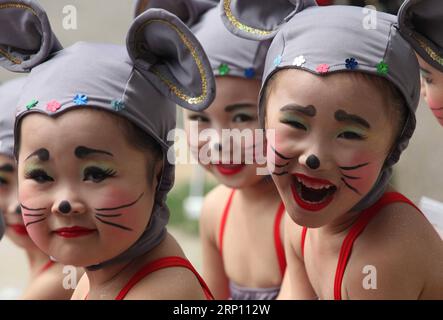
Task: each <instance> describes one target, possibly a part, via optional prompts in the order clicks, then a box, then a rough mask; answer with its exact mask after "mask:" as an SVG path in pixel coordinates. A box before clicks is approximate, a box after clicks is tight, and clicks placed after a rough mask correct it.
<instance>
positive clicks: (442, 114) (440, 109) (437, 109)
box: [426, 95, 443, 125]
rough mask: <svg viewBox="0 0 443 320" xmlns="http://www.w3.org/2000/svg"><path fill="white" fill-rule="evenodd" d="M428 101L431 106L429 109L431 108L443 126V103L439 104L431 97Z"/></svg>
mask: <svg viewBox="0 0 443 320" xmlns="http://www.w3.org/2000/svg"><path fill="white" fill-rule="evenodd" d="M426 101H427V103H428V105H429V108H431V111H432V113H433V114H434V115H435V117H436V118H437V120H438V121H439V122H440V124H441V125H443V102H442V103H439V102H437V101H436V100H434V99H433V98H432V97H431V96H430V95H428V97H427V98H426Z"/></svg>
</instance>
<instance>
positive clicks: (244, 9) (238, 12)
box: [222, 0, 317, 40]
mask: <svg viewBox="0 0 443 320" xmlns="http://www.w3.org/2000/svg"><path fill="white" fill-rule="evenodd" d="M222 1H223V5H222V19H223V23H224V24H225V26H226V27H227V28H228V30H229V31H231V32H232V33H233V34H235V35H237V36H239V37H242V38H245V39H250V40H266V39H271V38H273V37H274V36H275V34H276V33H277V32H278V30H279V29H280V27H281V26H283V25H284V24H285V23H286V22H287V21H289V20H290V19H291V18H292V17H293V16H294V15H295V14H296V13H298V12H300V11H302V10H304V9H306V8H307V7H312V6H317V3H316V2H315V0H272V1H269V0H253V1H251V0H222Z"/></svg>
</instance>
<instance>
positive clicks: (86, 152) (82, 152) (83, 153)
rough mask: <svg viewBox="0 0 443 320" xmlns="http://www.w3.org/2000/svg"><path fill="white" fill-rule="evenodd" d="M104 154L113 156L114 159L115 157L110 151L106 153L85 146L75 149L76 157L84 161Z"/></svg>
mask: <svg viewBox="0 0 443 320" xmlns="http://www.w3.org/2000/svg"><path fill="white" fill-rule="evenodd" d="M96 153H97V154H104V155H107V156H111V157H113V156H114V155H113V154H112V153H110V152H108V151H104V150H98V149H92V148H88V147H85V146H78V147H77V148H75V150H74V155H75V156H76V157H77V158H79V159H83V158H86V157H88V156H90V155H92V154H96Z"/></svg>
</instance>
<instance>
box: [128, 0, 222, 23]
mask: <svg viewBox="0 0 443 320" xmlns="http://www.w3.org/2000/svg"><path fill="white" fill-rule="evenodd" d="M218 3H219V1H218V0H137V1H136V4H135V12H134V17H137V16H138V15H140V14H141V13H143V12H144V11H146V10H147V9H152V8H158V9H164V10H166V11H169V12H171V13H173V14H174V15H176V16H177V17H178V18H179V19H180V20H181V21H183V22H184V23H185V24H186V25H187V26H188V27H191V26H193V25H194V24H195V23H197V22H198V20H199V19H200V17H201V15H202V14H203V13H205V12H206V11H208V10H209V9H211V8H213V7H215V6H217V5H218Z"/></svg>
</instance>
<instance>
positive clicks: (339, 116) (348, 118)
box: [335, 110, 371, 129]
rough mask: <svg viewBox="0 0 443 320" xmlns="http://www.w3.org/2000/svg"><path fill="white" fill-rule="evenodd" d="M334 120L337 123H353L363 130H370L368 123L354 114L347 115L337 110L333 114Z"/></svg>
mask: <svg viewBox="0 0 443 320" xmlns="http://www.w3.org/2000/svg"><path fill="white" fill-rule="evenodd" d="M335 120H337V121H339V122H355V123H357V124H359V125H361V126H363V127H365V128H368V129H370V128H371V125H370V124H369V122H368V121H366V120H365V119H363V118H362V117H360V116H357V115H355V114H350V113H347V112H346V111H344V110H337V111H336V112H335Z"/></svg>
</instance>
